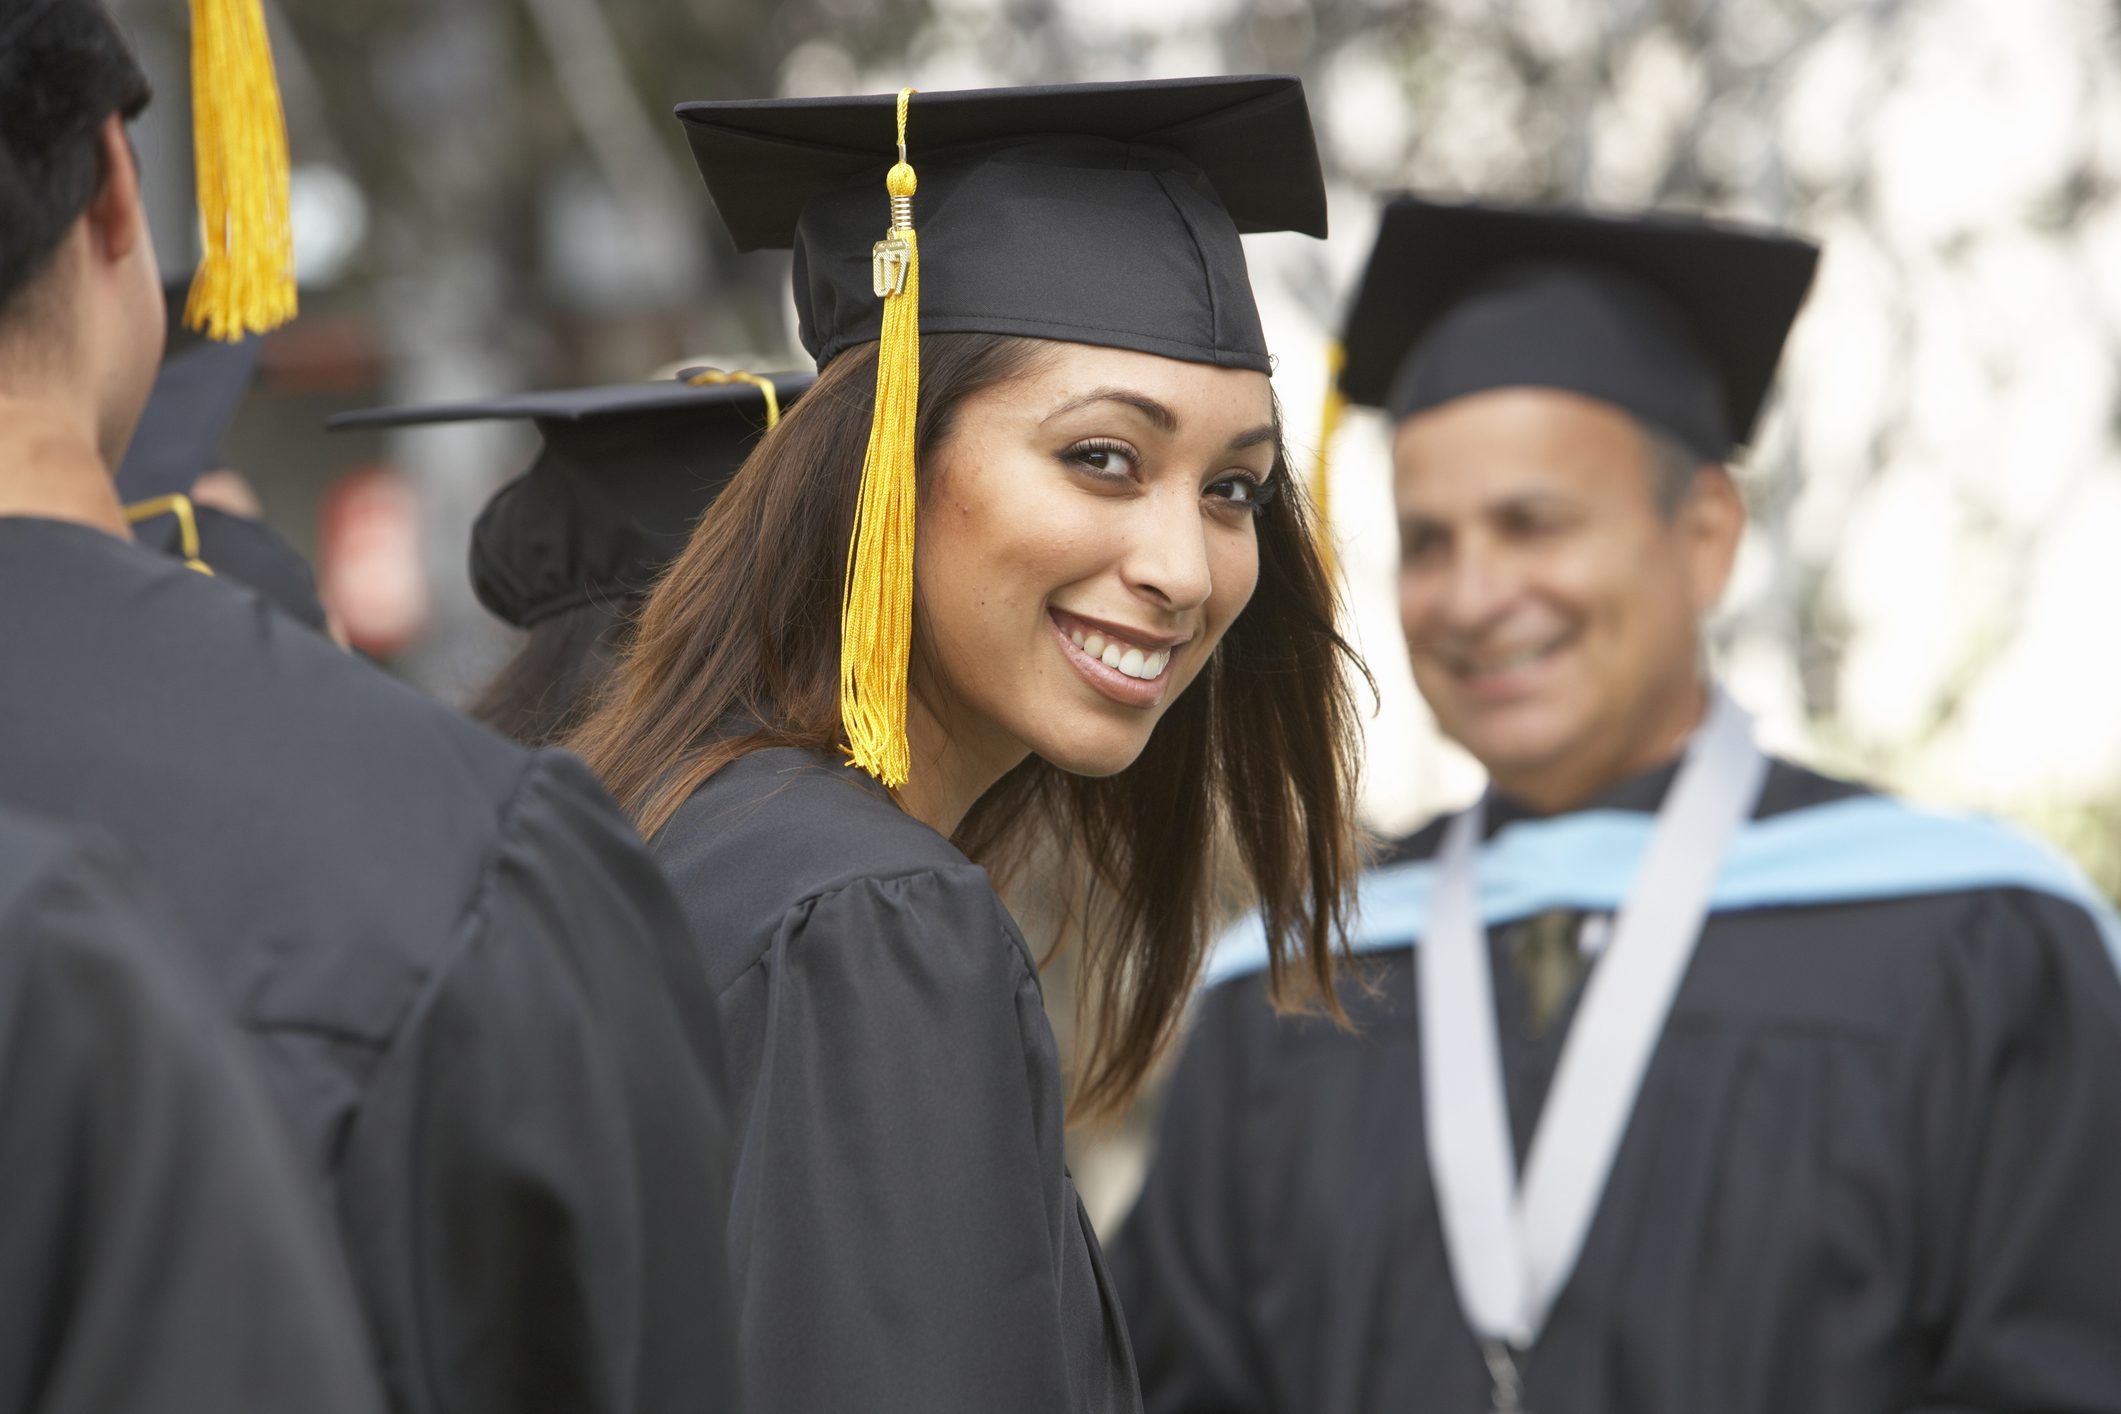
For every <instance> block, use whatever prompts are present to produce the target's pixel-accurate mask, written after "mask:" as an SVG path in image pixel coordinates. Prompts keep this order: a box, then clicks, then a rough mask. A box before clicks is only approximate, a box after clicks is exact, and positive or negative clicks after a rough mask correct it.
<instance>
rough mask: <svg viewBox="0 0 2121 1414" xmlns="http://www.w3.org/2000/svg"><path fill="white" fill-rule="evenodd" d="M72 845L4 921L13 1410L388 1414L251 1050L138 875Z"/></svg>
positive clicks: (9, 840) (5, 1264) (355, 1315)
mask: <svg viewBox="0 0 2121 1414" xmlns="http://www.w3.org/2000/svg"><path fill="white" fill-rule="evenodd" d="M26 838H28V836H27V835H26V834H25V833H24V832H22V831H20V830H19V829H18V827H16V826H14V825H12V824H9V825H6V826H0V852H14V857H13V858H12V859H10V860H9V861H8V863H10V864H13V865H18V866H19V865H20V864H21V862H22V860H21V856H20V853H19V851H20V850H21V849H22V848H23V846H24V841H25V839H26ZM47 838H50V839H59V838H61V837H59V836H56V835H52V836H47ZM66 848H67V852H66V853H63V854H60V855H59V857H58V858H57V859H56V861H55V862H54V864H53V865H52V867H51V868H50V870H49V871H48V872H46V873H45V874H44V875H43V877H42V878H41V879H39V880H37V881H36V883H35V884H34V886H33V887H32V888H30V889H29V890H28V891H26V892H24V893H19V894H17V895H16V896H15V906H14V907H13V908H12V909H8V908H5V907H4V906H0V913H4V914H5V915H6V916H4V917H0V1312H4V1313H5V1320H4V1321H0V1410H6V1411H10V1412H11V1414H12V1411H37V1414H129V1412H130V1411H140V1414H147V1411H157V1414H192V1411H197V1414H235V1412H236V1411H285V1412H286V1414H380V1411H381V1409H382V1401H381V1395H380V1391H379V1389H378V1387H377V1384H376V1381H375V1377H374V1374H373V1371H372V1370H371V1368H370V1365H369V1355H368V1346H367V1340H366V1337H365V1334H364V1332H363V1330H362V1326H361V1321H360V1315H359V1311H358V1309H357V1307H356V1305H355V1303H354V1298H353V1293H352V1290H351V1288H350V1287H349V1285H348V1283H347V1279H346V1273H345V1270H344V1267H343V1264H342V1262H341V1260H340V1257H339V1253H338V1249H337V1247H336V1245H335V1244H334V1243H333V1241H332V1237H331V1229H330V1225H329V1222H328V1220H327V1217H326V1215H325V1213H324V1210H323V1205H322V1204H321V1203H320V1202H319V1200H318V1195H317V1194H316V1193H315V1192H314V1191H313V1190H312V1189H311V1188H310V1187H309V1186H308V1184H307V1183H306V1182H305V1180H304V1179H303V1178H302V1177H301V1176H300V1170H299V1168H298V1165H297V1163H296V1160H295V1158H294V1154H293V1151H292V1149H291V1147H290V1146H289V1144H288V1141H287V1138H286V1135H285V1133H284V1132H283V1130H282V1127H281V1125H280V1121H279V1117H278V1113H277V1111H276V1110H275V1109H274V1108H273V1106H272V1103H271V1101H270V1099H269V1098H268V1097H267V1096H266V1094H265V1091H264V1086H263V1082H262V1081H260V1080H259V1079H258V1077H257V1076H256V1075H255V1073H254V1072H253V1069H252V1063H251V1060H250V1057H249V1055H248V1053H247V1051H246V1050H245V1048H244V1042H243V1041H242V1040H241V1038H240V1037H239V1036H238V1035H237V1033H236V1032H235V1030H234V1028H233V1027H232V1026H231V1025H230V1024H229V1023H227V1022H226V1021H225V1020H224V1019H223V1018H222V1016H221V1015H220V1012H219V1006H218V1001H217V999H216V998H215V997H214V996H213V994H212V992H211V990H210V984H209V983H207V982H206V981H205V980H204V978H203V977H202V976H200V975H198V974H197V972H196V970H195V968H196V964H195V963H194V962H193V961H192V959H191V958H190V956H189V955H188V954H187V953H186V952H184V951H182V945H181V944H180V943H179V941H178V939H177V937H176V933H175V928H174V925H173V924H172V923H171V920H170V918H169V916H168V915H167V914H166V913H164V912H163V911H162V910H160V909H159V908H158V907H156V906H155V905H154V904H153V903H152V902H151V901H149V900H147V899H145V898H143V897H142V896H141V895H140V894H139V893H138V892H137V891H136V885H135V883H134V880H133V877H132V874H131V871H130V870H128V869H126V868H124V866H123V865H122V864H121V863H120V862H119V861H117V860H116V859H115V857H114V856H113V855H111V854H107V853H105V852H104V851H103V850H102V849H101V848H100V847H85V848H75V847H73V846H70V845H69V846H67V847H66Z"/></svg>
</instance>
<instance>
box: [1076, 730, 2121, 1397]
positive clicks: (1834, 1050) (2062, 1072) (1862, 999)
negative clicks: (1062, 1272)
mask: <svg viewBox="0 0 2121 1414" xmlns="http://www.w3.org/2000/svg"><path fill="white" fill-rule="evenodd" d="M1671 776H1672V768H1670V767H1667V768H1665V769H1663V770H1660V771H1656V772H1652V773H1650V774H1649V775H1648V776H1646V777H1643V778H1640V779H1638V780H1636V781H1633V782H1630V783H1628V784H1626V785H1624V786H1622V787H1620V788H1619V789H1618V790H1616V791H1615V792H1614V793H1613V794H1612V795H1611V796H1609V797H1608V798H1606V799H1604V800H1602V801H1600V802H1598V804H1599V805H1600V806H1602V807H1604V808H1607V809H1617V810H1637V811H1651V810H1654V809H1655V808H1656V807H1657V805H1658V804H1659V803H1660V802H1661V800H1662V798H1663V794H1664V791H1665V789H1666V787H1667V786H1668V785H1669V782H1670V780H1671ZM1855 789H1856V788H1854V787H1849V786H1845V785H1843V784H1841V783H1838V782H1833V781H1829V780H1826V779H1825V778H1822V777H1819V776H1816V775H1813V774H1811V773H1810V772H1806V771H1802V770H1800V769H1798V768H1796V767H1793V766H1790V765H1787V764H1785V763H1779V762H1778V763H1776V764H1775V765H1774V767H1773V769H1772V771H1771V774H1770V776H1769V779H1768V782H1767V786H1766V788H1765V790H1764V792H1763V795H1762V799H1761V802H1760V807H1759V810H1758V811H1757V812H1756V814H1757V816H1760V817H1766V816H1770V815H1774V814H1776V813H1778V812H1780V811H1785V810H1791V809H1795V808H1798V807H1801V806H1806V805H1813V804H1818V803H1820V802H1822V801H1826V800H1831V799H1833V798H1834V797H1836V796H1840V795H1848V794H1851V793H1853V792H1854V791H1855ZM1507 804H1508V803H1507V802H1502V801H1497V800H1495V799H1493V798H1492V797H1491V801H1490V812H1489V813H1490V820H1489V826H1490V829H1491V831H1492V830H1494V829H1499V828H1501V827H1502V826H1503V825H1504V824H1506V823H1508V821H1509V820H1510V818H1511V813H1510V811H1509V810H1508V809H1507ZM1441 836H1442V826H1441V824H1440V823H1439V824H1434V825H1431V826H1430V827H1429V828H1427V829H1425V830H1423V831H1421V832H1420V833H1418V834H1416V835H1414V836H1412V837H1411V838H1410V839H1409V840H1407V841H1406V842H1405V843H1404V844H1403V845H1402V846H1401V847H1400V848H1399V850H1398V857H1399V858H1423V857H1428V856H1431V855H1433V854H1434V852H1435V850H1436V849H1437V847H1438V845H1439V843H1440V840H1441ZM1516 931H1517V926H1516V925H1511V924H1507V923H1506V924H1504V925H1502V926H1499V927H1496V928H1493V929H1491V930H1490V934H1489V941H1490V950H1491V957H1492V959H1493V963H1494V968H1493V970H1494V976H1495V983H1496V993H1497V1001H1496V1005H1497V1011H1498V1021H1499V1034H1500V1037H1501V1040H1502V1044H1503V1048H1504V1053H1505V1054H1504V1076H1505V1088H1506V1091H1507V1094H1508V1099H1509V1105H1510V1111H1511V1114H1510V1118H1511V1123H1512V1128H1513V1130H1514V1131H1515V1137H1516V1142H1517V1148H1518V1157H1519V1161H1520V1162H1522V1160H1523V1156H1524V1153H1525V1150H1526V1148H1527V1147H1528V1145H1529V1142H1530V1138H1531V1133H1532V1128H1533V1125H1534V1123H1535V1121H1536V1119H1537V1115H1538V1111H1539V1107H1540V1105H1541V1104H1542V1102H1543V1101H1544V1098H1545V1095H1546V1091H1547V1087H1548V1085H1549V1084H1550V1082H1551V1081H1552V1079H1553V1075H1554V1069H1555V1065H1556V1063H1557V1061H1558V1059H1559V1055H1560V1049H1561V1042H1562V1038H1563V1035H1564V1034H1565V1032H1566V1028H1567V1022H1568V1019H1569V1015H1570V1013H1571V1012H1572V1011H1573V1008H1574V1005H1575V1002H1574V999H1573V997H1572V998H1571V999H1570V1000H1569V1001H1568V1003H1567V1004H1566V1007H1565V1008H1564V1009H1563V1011H1562V1012H1561V1013H1560V1015H1559V1018H1558V1020H1557V1021H1556V1022H1555V1023H1554V1024H1552V1025H1551V1026H1550V1027H1549V1028H1548V1029H1547V1030H1546V1031H1545V1032H1544V1033H1543V1034H1542V1035H1540V1036H1538V1037H1537V1038H1536V1039H1534V1038H1533V1037H1532V1036H1531V1034H1530V1032H1529V1029H1528V1026H1527V1013H1528V1001H1527V998H1528V995H1529V993H1528V988H1527V987H1526V986H1525V985H1524V984H1523V983H1522V982H1520V980H1519V979H1518V975H1517V972H1516V969H1515V968H1514V967H1513V966H1512V963H1511V957H1512V954H1513V951H1514V949H1515V946H1516V942H1517V940H1516V939H1515V938H1514V937H1513V936H1512V935H1513V933H1515V932H1516ZM1361 962H1362V963H1363V964H1365V972H1366V974H1367V976H1368V977H1369V979H1370V981H1371V983H1372V985H1373V987H1374V992H1373V993H1371V994H1367V995H1366V994H1364V993H1362V992H1361V991H1359V990H1358V989H1355V988H1352V987H1351V988H1349V989H1348V990H1347V991H1346V992H1345V993H1344V995H1345V998H1346V1000H1347V1002H1348V1005H1349V1009H1350V1011H1351V1013H1352V1015H1353V1017H1354V1019H1355V1021H1356V1023H1357V1024H1358V1025H1359V1027H1360V1028H1361V1029H1360V1032H1359V1034H1354V1035H1350V1034H1346V1033H1343V1032H1340V1031H1337V1030H1336V1029H1334V1028H1333V1027H1332V1026H1331V1025H1329V1024H1327V1023H1325V1022H1323V1021H1317V1020H1307V1019H1297V1018H1277V1017H1276V1016H1275V1015H1274V1014H1273V1013H1272V1012H1271V1011H1270V1010H1269V1008H1268V1006H1267V1003H1266V1000H1265V995H1264V979H1263V978H1262V977H1261V976H1258V975H1251V976H1243V977H1238V978H1235V979H1234V980H1230V981H1227V982H1224V983H1222V984H1221V985H1219V986H1217V987H1215V988H1214V989H1212V990H1211V991H1209V992H1208V993H1207V994H1206V995H1205V996H1204V997H1203V998H1202V1000H1201V1002H1200V1011H1199V1016H1198V1019H1197V1022H1196V1024H1195V1027H1194V1030H1193V1033H1192V1036H1191V1039H1190V1041H1189V1043H1188V1045H1187V1049H1186V1053H1185V1056H1184V1059H1183V1061H1182V1063H1181V1065H1180V1067H1179V1069H1178V1072H1177V1075H1176V1077H1175V1080H1174V1082H1173V1085H1172V1088H1171V1091H1170V1095H1169V1099H1168V1101H1167V1106H1166V1109H1165V1113H1164V1117H1163V1120H1162V1124H1161V1132H1160V1137H1159V1142H1158V1149H1157V1153H1156V1157H1155V1161H1154V1164H1153V1166H1152V1169H1151V1172H1150V1176H1149V1179H1148V1182H1147V1185H1146V1188H1145V1190H1144V1192H1143V1194H1142V1197H1141V1199H1140V1202H1139V1203H1138V1205H1137V1206H1136V1208H1135V1210H1134V1213H1133V1215H1132V1216H1131V1218H1130V1219H1129V1221H1128V1223H1127V1226H1126V1228H1125V1229H1124V1231H1123V1232H1122V1234H1121V1235H1120V1237H1119V1239H1118V1240H1117V1242H1116V1243H1115V1245H1114V1251H1113V1258H1112V1263H1113V1270H1114V1279H1115V1281H1116V1283H1117V1284H1118V1285H1119V1287H1120V1290H1121V1294H1122V1297H1123V1299H1124V1301H1125V1304H1126V1309H1127V1314H1128V1317H1129V1322H1130V1326H1131V1329H1132V1332H1133V1337H1134V1341H1135V1349H1136V1352H1137V1354H1138V1356H1139V1359H1140V1361H1141V1370H1142V1381H1143V1392H1144V1400H1145V1403H1146V1405H1147V1407H1148V1409H1149V1410H1150V1411H1151V1412H1152V1414H1178V1411H1189V1414H1207V1411H1216V1414H1235V1411H1246V1412H1247V1414H1250V1411H1269V1410H1273V1411H1304V1414H1358V1412H1360V1414H1384V1411H1394V1414H1404V1411H1408V1410H1423V1411H1429V1410H1434V1411H1438V1412H1439V1414H1480V1411H1484V1410H1486V1409H1487V1408H1488V1407H1489V1405H1488V1402H1487V1401H1488V1399H1489V1395H1490V1384H1489V1379H1488V1374H1487V1370H1486V1368H1485V1366H1484V1364H1483V1363H1482V1360H1481V1356H1480V1354H1479V1351H1478V1349H1477V1348H1476V1345H1475V1342H1474V1339H1473V1337H1472V1335H1471V1334H1470V1332H1469V1331H1468V1329H1467V1327H1466V1324H1465V1321H1464V1319H1463V1317H1462V1316H1461V1314H1460V1311H1459V1306H1458V1302H1457V1298H1456V1296H1455V1294H1454V1291H1453V1288H1452V1283H1451V1276H1450V1271H1449V1269H1448V1266H1447V1264H1446V1258H1445V1252H1444V1245H1443V1235H1442V1231H1441V1228H1440V1227H1439V1225H1438V1219H1437V1209H1436V1201H1435V1197H1434V1191H1433V1189H1432V1187H1431V1182H1430V1174H1429V1167H1428V1161H1427V1158H1426V1156H1425V1153H1424V1147H1423V1140H1422V1113H1421V1076H1420V1069H1419V1053H1418V1044H1417V1032H1416V1016H1417V1009H1416V1004H1415V994H1414V986H1415V971H1414V963H1413V953H1412V950H1411V948H1400V949H1397V950H1391V951H1384V952H1379V953H1376V954H1371V955H1367V956H1365V957H1363V958H1362V959H1361ZM1580 992H1581V988H1580V984H1579V986H1578V988H1577V992H1576V995H1580ZM2117 1274H2121V984H2117V981H2116V976H2115V970H2114V966H2113V963H2112V962H2111V961H2110V960H2109V957H2108V954H2107V952H2106V950H2105V947H2104V944H2103V943H2102V940H2101V938H2100V936H2099V934H2098V932H2097V929H2096V927H2095V924H2094V923H2093V921H2092V919H2091V918H2090V916H2088V915H2087V914H2086V913H2085V912H2084V911H2083V910H2082V909H2081V908H2079V907H2077V906H2075V905H2073V904H2070V903H2067V902H2064V901H2062V900H2060V899H2058V898H2055V897H2052V896H2049V895H2046V894H2041V893H2034V892H2029V891H2023V890H2017V889H1998V888H1988V889H1973V890H1968V891H1964V892H1959V893H1943V894H1934V895H1930V896H1925V897H1916V898H1888V899H1882V900H1878V901H1873V902H1866V903H1851V904H1840V905H1834V906H1813V907H1791V908H1768V909H1758V910H1752V911H1747V912H1733V913H1727V914H1718V915H1716V916H1714V917H1712V918H1711V919H1710V920H1709V922H1708V924H1707V926H1706V927H1705V928H1704V930H1703V934H1702V938H1701V942H1700V945H1699V949H1698V951H1697V953H1696V955H1695V957H1694V960H1693V963H1692V966H1691V968H1690V970H1689V972H1688V973H1687V976H1686V979H1685V981H1684V983H1683V985H1682V987H1681V989H1680V992H1679V995H1678V998H1677V1001H1676V1003H1675V1005H1674V1008H1673V1011H1672V1015H1671V1018H1670V1020H1669V1021H1668V1023H1667V1026H1666V1029H1665V1033H1664V1035H1663V1038H1662V1039H1661V1041H1660V1043H1659V1046H1658V1049H1657V1051H1656V1053H1655V1056H1654V1058H1653V1059H1652V1061H1651V1064H1650V1068H1649V1071H1648V1073H1647V1075H1646V1077H1645V1079H1644V1083H1643V1088H1642V1092H1641V1096H1640V1100H1639V1103H1638V1105H1637V1108H1636V1111H1635V1114H1634V1117H1633V1119H1632V1121H1631V1124H1630V1127H1629V1129H1628V1131H1627V1134H1626V1137H1625V1139H1624V1140H1623V1143H1622V1146H1621V1149H1620V1152H1619V1155H1618V1158H1617V1160H1616V1163H1615V1166H1614V1169H1613V1172H1612V1176H1611V1179H1610V1182H1609V1185H1608V1187H1607V1190H1606V1193H1605V1197H1604V1201H1603V1203H1602V1205H1601V1206H1600V1209H1599V1211H1598V1214H1597V1216H1596V1219H1595V1220H1594V1223H1593V1226H1592V1228H1591V1231H1590V1235H1589V1238H1588V1240H1587V1242H1586V1244H1585V1247H1584V1251H1583V1256H1582V1259H1581V1261H1580V1263H1579V1265H1578V1267H1577V1270H1576V1272H1575V1274H1574V1276H1573V1278H1572V1279H1571V1281H1570V1282H1569V1284H1568V1285H1567V1286H1566V1287H1565V1288H1564V1290H1563V1291H1562V1293H1561V1296H1560V1298H1559V1300H1558V1301H1557V1303H1556V1305H1555V1307H1554V1310H1553V1313H1552V1316H1551V1318H1550V1320H1549V1322H1548V1325H1547V1327H1546V1329H1545V1332H1544V1333H1543V1335H1542V1336H1541V1338H1540V1341H1539V1343H1538V1345H1537V1346H1536V1347H1535V1349H1534V1350H1533V1352H1532V1355H1531V1358H1530V1362H1529V1366H1528V1369H1527V1374H1526V1389H1525V1407H1526V1408H1528V1409H1530V1410H1533V1411H1535V1414H1704V1411H1715V1414H1858V1412H1859V1411H1860V1412H1861V1414H1908V1411H1918V1410H1922V1411H1938V1412H1939V1414H1941V1412H1942V1411H1945V1410H1995V1411H2002V1410H2028V1411H2029V1410H2055V1411H2059V1410H2072V1411H2089V1410H2121V1275H2117Z"/></svg>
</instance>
